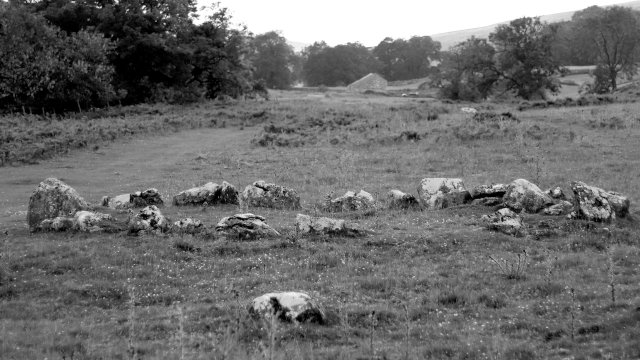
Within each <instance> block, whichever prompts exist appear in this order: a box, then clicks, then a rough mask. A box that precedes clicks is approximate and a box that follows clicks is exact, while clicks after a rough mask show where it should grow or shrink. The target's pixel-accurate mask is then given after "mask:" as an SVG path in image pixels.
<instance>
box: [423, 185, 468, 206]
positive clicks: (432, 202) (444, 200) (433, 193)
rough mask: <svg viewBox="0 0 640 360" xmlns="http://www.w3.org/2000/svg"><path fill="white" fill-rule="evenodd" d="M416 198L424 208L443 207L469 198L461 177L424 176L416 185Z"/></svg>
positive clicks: (461, 202)
mask: <svg viewBox="0 0 640 360" xmlns="http://www.w3.org/2000/svg"><path fill="white" fill-rule="evenodd" d="M418 198H420V202H421V203H422V205H423V206H424V207H425V208H428V209H444V208H448V207H451V206H456V205H462V204H464V203H467V202H468V201H469V200H470V199H471V195H470V194H469V191H467V189H466V188H465V187H464V183H463V182H462V180H461V179H451V178H425V179H422V180H421V181H420V186H418Z"/></svg>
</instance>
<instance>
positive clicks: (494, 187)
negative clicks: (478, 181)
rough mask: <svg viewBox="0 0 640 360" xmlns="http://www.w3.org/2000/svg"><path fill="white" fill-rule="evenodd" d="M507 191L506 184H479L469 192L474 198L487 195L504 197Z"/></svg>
mask: <svg viewBox="0 0 640 360" xmlns="http://www.w3.org/2000/svg"><path fill="white" fill-rule="evenodd" d="M506 192H507V185H505V184H491V185H478V186H476V187H474V188H473V189H471V191H470V192H469V194H470V195H471V198H472V199H474V200H475V199H482V198H487V197H503V196H504V194H505V193H506Z"/></svg>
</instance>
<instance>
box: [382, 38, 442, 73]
mask: <svg viewBox="0 0 640 360" xmlns="http://www.w3.org/2000/svg"><path fill="white" fill-rule="evenodd" d="M373 54H374V55H375V56H376V58H377V59H378V60H379V61H380V62H381V63H382V69H381V72H382V75H384V76H385V77H386V78H387V80H409V79H417V78H421V77H425V76H428V75H430V74H431V73H432V72H433V69H434V67H432V65H431V64H432V63H433V62H434V61H438V60H440V43H439V42H437V41H433V40H432V39H431V37H429V36H414V37H412V38H411V39H409V40H408V41H407V40H404V39H396V40H394V39H392V38H385V39H384V40H382V41H381V42H380V43H379V44H378V45H377V46H376V47H375V48H374V49H373Z"/></svg>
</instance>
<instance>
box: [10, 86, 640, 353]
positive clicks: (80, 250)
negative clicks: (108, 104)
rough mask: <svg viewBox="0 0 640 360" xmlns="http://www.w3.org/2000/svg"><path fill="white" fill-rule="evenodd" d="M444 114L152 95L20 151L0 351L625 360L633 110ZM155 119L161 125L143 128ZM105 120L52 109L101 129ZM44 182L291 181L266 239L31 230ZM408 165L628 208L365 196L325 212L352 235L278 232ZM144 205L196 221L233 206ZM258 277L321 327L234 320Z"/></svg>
mask: <svg viewBox="0 0 640 360" xmlns="http://www.w3.org/2000/svg"><path fill="white" fill-rule="evenodd" d="M463 106H466V105H465V104H444V103H440V102H438V101H435V100H432V99H411V98H391V97H376V96H372V97H367V96H362V95H353V94H348V93H338V92H331V91H329V92H324V93H310V92H308V91H307V92H302V91H301V92H293V91H292V92H278V93H274V94H272V100H271V101H266V102H238V103H229V104H221V103H207V104H202V105H199V106H197V107H191V108H186V107H168V106H162V107H158V111H160V112H161V114H153V112H154V111H155V110H154V108H153V107H150V108H149V109H147V110H145V111H146V113H140V112H139V111H138V112H136V111H132V112H130V113H126V112H125V113H124V114H123V115H122V116H120V117H118V118H117V119H118V120H117V121H118V124H127V126H128V127H134V126H135V127H139V128H141V129H143V130H141V131H139V132H137V133H135V134H127V135H126V136H125V135H122V136H120V135H118V136H114V137H113V139H111V138H107V139H105V138H98V137H96V138H95V140H91V141H89V142H88V143H87V146H84V147H83V148H82V149H76V148H74V147H69V148H68V149H67V150H65V151H64V152H54V154H52V155H51V156H43V157H42V158H49V157H51V159H48V160H42V158H40V157H38V158H34V159H33V161H30V162H39V163H37V164H32V165H21V166H16V165H19V164H20V163H23V162H24V161H19V160H15V161H8V162H7V163H11V164H13V165H11V166H5V167H0V208H1V209H2V210H1V212H0V246H1V248H0V250H1V251H0V254H1V258H0V261H1V263H0V358H2V359H36V358H38V359H44V358H47V359H165V358H166V359H245V358H255V359H259V358H267V359H271V358H274V359H291V358H295V359H358V358H359V359H371V358H375V359H385V358H386V359H637V358H640V342H639V341H638V339H639V338H640V226H639V225H638V220H637V219H638V218H640V213H639V212H638V209H637V207H636V204H637V202H638V201H639V200H640V198H638V195H637V194H639V193H640V181H638V178H639V177H640V146H639V144H640V116H639V115H638V114H639V113H640V104H636V103H629V104H613V105H608V106H592V107H572V108H554V109H540V110H529V111H524V112H519V111H517V110H515V108H510V107H508V106H507V105H497V104H489V103H487V104H481V105H472V106H475V107H477V108H478V109H479V110H480V111H483V112H495V113H498V114H499V113H503V112H510V113H511V114H512V115H513V117H515V118H516V119H517V120H518V121H515V120H499V121H485V122H478V121H475V120H473V118H472V117H471V116H470V115H468V114H464V113H462V112H461V111H460V108H461V107H463ZM163 118H169V119H172V120H168V121H172V122H174V123H175V126H173V128H172V129H169V128H163V127H161V126H159V125H158V127H157V128H155V129H157V130H153V129H154V128H153V127H151V126H147V125H145V124H157V122H156V121H158V119H163ZM112 119H113V117H104V118H100V117H99V118H96V119H91V120H88V119H75V120H74V119H64V120H59V121H61V122H62V123H61V124H60V128H62V129H70V128H72V126H73V124H75V125H76V126H77V128H84V127H85V126H86V122H87V121H92V122H93V124H95V125H94V126H95V127H101V126H102V127H109V126H113V127H114V128H116V127H117V128H120V127H121V126H115V125H110V124H111V123H112V121H113V120H112ZM1 121H3V124H5V123H9V122H13V123H17V120H15V119H9V118H5V119H3V120H1ZM30 121H31V123H30V125H29V126H30V127H32V128H34V129H35V128H38V129H39V128H40V126H42V128H46V126H45V125H43V124H40V123H39V121H42V120H38V119H37V118H32V119H31V120H30ZM162 121H164V120H161V122H162ZM222 124H224V126H223V125H222ZM15 126H16V127H15V128H14V131H15V132H16V133H23V132H25V133H26V132H27V131H28V129H26V128H24V127H20V125H19V124H17V125H15ZM163 129H164V130H163ZM167 129H169V130H167ZM178 130H181V131H178ZM103 131H104V130H103ZM113 131H116V130H115V129H114V130H113ZM25 136H26V135H25ZM65 136H66V135H65ZM27 138H28V137H27ZM54 138H56V137H55V136H54ZM72 138H73V137H72ZM56 139H57V138H56ZM7 143H8V142H7V141H6V140H5V142H4V143H3V144H5V145H6V144H7ZM16 148H19V146H18V145H16ZM59 153H64V155H56V154H59ZM47 177H58V178H60V179H62V180H63V181H65V182H66V183H68V184H69V185H71V186H73V187H74V188H75V189H76V190H77V191H78V192H79V193H80V194H81V195H83V196H84V197H85V198H86V199H87V200H89V201H91V202H93V203H97V202H99V200H100V198H101V197H102V196H103V195H117V194H120V193H125V192H132V191H136V190H142V189H145V188H147V187H156V188H158V189H159V191H160V193H161V194H162V195H163V197H164V198H165V200H167V202H170V199H171V197H172V196H173V195H174V194H176V193H177V192H178V191H180V190H184V189H187V188H190V187H192V186H196V185H201V184H204V183H206V182H209V181H213V182H217V183H220V182H221V181H222V180H226V181H228V182H230V183H232V184H234V185H235V186H236V187H238V188H239V189H243V188H244V186H246V185H248V184H250V183H252V182H253V181H255V180H259V179H263V180H266V181H268V182H274V183H277V184H281V185H285V186H287V187H292V188H294V189H296V190H297V191H298V193H299V194H300V195H301V198H302V206H303V209H302V210H300V211H284V210H272V209H262V208H250V209H249V211H250V212H253V213H255V214H258V215H263V216H265V217H266V219H267V222H268V223H269V224H270V225H272V226H273V227H274V228H275V229H276V230H278V231H279V232H281V233H282V234H283V236H282V237H281V238H278V239H273V240H257V241H245V242H237V241H232V240H226V239H223V238H215V239H212V238H200V237H193V236H188V235H184V236H182V235H163V236H142V237H131V236H127V235H126V234H85V233H45V234H43V233H36V234H29V232H28V228H27V224H26V220H25V218H26V210H27V203H28V199H29V196H30V194H31V192H32V191H33V190H34V189H35V187H36V186H37V184H38V183H39V182H40V181H42V180H43V179H45V178H47ZM425 177H460V178H462V179H463V180H464V182H465V184H466V186H467V187H468V188H471V187H473V186H475V185H480V184H488V183H492V182H510V181H512V180H514V179H517V178H526V179H529V180H530V181H532V182H535V183H537V184H538V185H539V186H540V187H541V188H543V189H544V188H548V187H551V186H555V185H560V186H562V187H563V188H564V189H565V191H566V192H570V190H569V188H568V182H569V181H571V180H581V181H584V182H586V183H588V184H591V185H595V186H599V187H601V188H604V189H606V190H615V191H619V192H621V193H623V194H626V195H627V196H629V197H630V199H631V203H632V205H631V206H632V209H631V212H632V217H631V218H630V219H622V220H619V221H617V222H615V223H612V224H598V223H587V222H584V221H570V220H567V219H565V218H564V217H546V216H541V215H524V218H525V222H526V224H527V226H528V227H529V234H530V235H529V236H527V237H523V238H513V237H509V236H507V235H503V234H499V233H495V232H490V231H487V230H485V229H484V226H483V224H482V222H481V221H480V217H481V216H482V215H484V214H488V213H491V212H492V211H493V209H492V208H487V207H478V206H461V207H455V208H449V209H445V210H440V211H404V210H386V209H384V207H383V206H381V208H380V209H379V210H378V211H376V212H374V213H368V214H362V213H339V214H331V215H330V216H335V217H340V218H345V219H348V220H349V221H352V222H354V223H356V224H359V225H360V226H362V227H364V228H366V229H369V230H371V231H372V233H371V234H370V235H368V236H366V237H363V238H340V237H337V238H336V237H332V238H329V237H322V236H314V237H299V236H298V235H297V234H296V233H295V231H294V222H295V216H296V214H297V213H298V212H302V213H306V214H310V215H316V214H317V215H329V214H324V213H322V212H321V211H319V210H318V209H319V206H318V205H319V204H321V203H322V202H323V201H324V199H325V198H326V197H327V196H328V195H330V194H333V195H334V196H338V195H341V194H343V193H344V192H345V191H347V190H355V191H358V190H360V189H364V190H365V191H368V192H370V193H372V194H374V196H376V197H377V198H378V199H379V201H380V203H381V204H384V194H385V193H386V192H387V191H388V190H390V189H394V188H397V189H400V190H403V191H405V192H411V193H414V194H415V193H416V188H417V187H418V183H419V181H420V179H422V178H425ZM243 210H244V209H243ZM162 211H163V213H164V214H165V215H167V216H169V217H170V218H172V219H174V220H177V219H179V218H182V217H185V216H189V217H194V218H198V219H200V220H202V221H203V222H205V223H206V224H207V225H209V226H214V225H215V224H216V223H217V222H218V220H220V219H221V218H222V217H224V216H228V215H232V214H234V213H238V212H241V209H239V208H238V207H237V206H231V205H225V206H220V207H206V208H202V207H192V208H176V207H173V206H171V205H168V206H165V207H164V208H162ZM115 215H116V216H119V217H121V218H122V217H123V216H125V218H126V214H125V215H122V214H115ZM518 256H520V258H521V259H524V260H521V261H520V266H514V265H515V264H517V259H518ZM492 259H493V260H492ZM494 260H495V261H494ZM496 262H497V263H498V264H500V265H497V264H496ZM272 291H304V292H307V293H309V294H310V295H312V296H313V297H314V298H316V299H317V300H318V302H319V303H321V304H322V306H323V307H324V308H325V310H326V313H327V315H328V323H327V324H326V325H301V326H297V325H288V324H267V323H262V322H260V321H257V320H254V319H253V318H250V317H249V316H248V315H247V311H246V306H247V304H248V302H249V301H250V300H251V299H253V298H254V297H256V296H259V295H262V294H264V293H266V292H272Z"/></svg>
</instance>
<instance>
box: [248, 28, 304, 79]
mask: <svg viewBox="0 0 640 360" xmlns="http://www.w3.org/2000/svg"><path fill="white" fill-rule="evenodd" d="M252 48H253V56H252V58H253V66H254V68H255V77H256V80H259V81H263V82H264V84H265V85H266V86H267V87H268V88H272V89H285V88H288V87H289V86H291V83H292V81H293V74H292V69H293V66H294V52H293V47H291V45H289V44H287V39H285V38H284V37H282V36H281V35H280V34H278V33H277V32H275V31H270V32H268V33H265V34H261V35H257V36H255V37H254V38H253V41H252Z"/></svg>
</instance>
